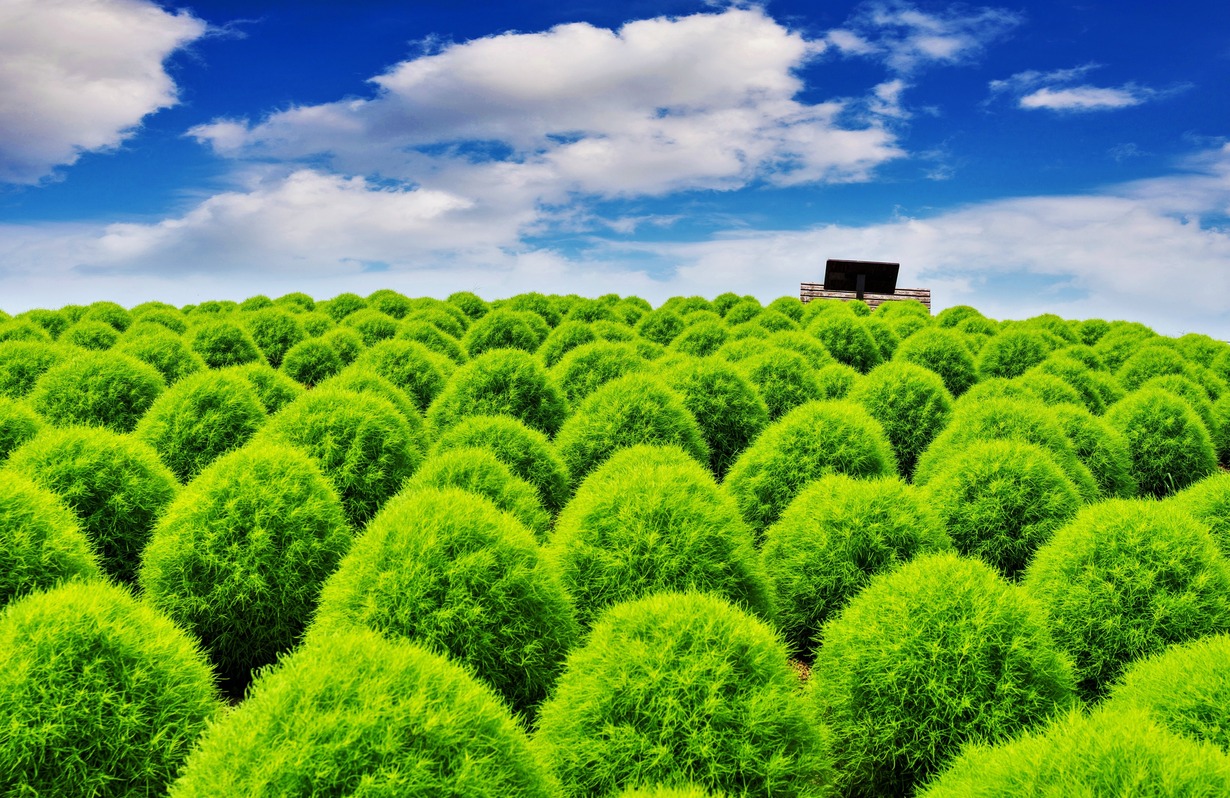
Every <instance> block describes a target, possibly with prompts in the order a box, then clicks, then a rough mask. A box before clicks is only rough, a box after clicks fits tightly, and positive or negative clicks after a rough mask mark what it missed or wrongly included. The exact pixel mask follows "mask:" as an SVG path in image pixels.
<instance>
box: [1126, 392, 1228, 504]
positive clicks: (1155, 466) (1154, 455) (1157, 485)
mask: <svg viewBox="0 0 1230 798" xmlns="http://www.w3.org/2000/svg"><path fill="white" fill-rule="evenodd" d="M1105 418H1106V422H1107V423H1108V424H1110V425H1111V427H1113V428H1115V429H1117V430H1118V431H1119V432H1121V433H1122V434H1123V436H1124V437H1126V438H1127V441H1128V451H1129V453H1130V454H1131V457H1132V475H1133V476H1134V477H1135V478H1136V481H1137V482H1138V483H1139V485H1140V492H1141V493H1142V494H1147V495H1152V496H1165V495H1167V494H1170V493H1173V492H1174V491H1176V490H1181V489H1183V488H1184V487H1186V486H1188V485H1190V484H1191V483H1193V482H1195V481H1197V480H1199V479H1201V478H1203V477H1205V476H1207V475H1209V474H1211V473H1213V472H1214V471H1215V470H1216V469H1217V453H1216V452H1215V451H1214V450H1213V440H1212V438H1211V437H1210V436H1209V431H1208V430H1207V429H1206V428H1205V426H1204V424H1203V423H1202V422H1201V421H1200V417H1199V416H1198V415H1196V412H1195V411H1194V410H1192V409H1191V406H1190V405H1189V404H1188V403H1187V402H1185V401H1183V400H1182V399H1180V398H1179V397H1178V396H1175V395H1174V394H1172V393H1170V392H1169V391H1165V390H1162V389H1160V388H1144V389H1141V390H1139V391H1133V392H1132V393H1130V394H1128V395H1127V396H1125V397H1124V398H1123V399H1121V400H1119V401H1118V402H1116V403H1115V404H1114V405H1112V406H1111V408H1110V409H1109V410H1107V411H1106V416H1105Z"/></svg>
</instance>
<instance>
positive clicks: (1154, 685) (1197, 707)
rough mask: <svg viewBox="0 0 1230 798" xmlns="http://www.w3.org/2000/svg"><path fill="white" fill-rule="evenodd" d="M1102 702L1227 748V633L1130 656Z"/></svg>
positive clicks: (1110, 708)
mask: <svg viewBox="0 0 1230 798" xmlns="http://www.w3.org/2000/svg"><path fill="white" fill-rule="evenodd" d="M1103 706H1105V707H1106V709H1107V711H1121V710H1122V709H1124V708H1127V707H1131V708H1138V709H1143V710H1145V711H1147V712H1148V713H1149V715H1150V716H1152V718H1153V719H1154V720H1156V721H1158V722H1160V723H1161V725H1163V726H1165V727H1166V728H1167V729H1169V730H1170V731H1172V732H1175V733H1176V734H1181V735H1183V736H1185V737H1189V738H1191V739H1193V740H1199V741H1201V742H1206V743H1212V744H1214V745H1216V746H1218V747H1219V748H1221V750H1222V751H1227V752H1230V635H1225V634H1220V635H1212V636H1210V637H1203V638H1200V639H1197V640H1192V641H1189V642H1187V643H1183V644H1180V645H1175V646H1170V647H1169V648H1166V649H1164V650H1162V651H1161V652H1159V653H1157V654H1154V655H1153V656H1151V657H1147V658H1145V659H1142V660H1138V661H1137V662H1134V663H1133V664H1132V665H1131V666H1129V667H1128V669H1127V671H1125V672H1124V674H1123V677H1122V678H1121V679H1120V681H1119V682H1118V683H1116V684H1115V685H1114V686H1113V687H1111V689H1110V695H1109V698H1108V699H1107V701H1106V702H1105V703H1104V705H1103Z"/></svg>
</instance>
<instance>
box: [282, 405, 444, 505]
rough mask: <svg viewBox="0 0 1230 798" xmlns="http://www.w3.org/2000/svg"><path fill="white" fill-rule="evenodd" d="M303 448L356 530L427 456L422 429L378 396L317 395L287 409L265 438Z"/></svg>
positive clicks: (424, 435) (426, 444)
mask: <svg viewBox="0 0 1230 798" xmlns="http://www.w3.org/2000/svg"><path fill="white" fill-rule="evenodd" d="M260 438H261V439H264V440H268V441H275V442H280V443H287V444H290V445H292V446H297V447H299V448H300V449H302V450H303V451H305V452H307V453H308V454H309V455H311V456H312V458H313V459H315V460H316V462H317V463H318V464H319V465H320V468H321V470H323V471H324V473H325V475H326V476H327V477H329V480H330V481H331V482H332V483H333V487H334V488H335V489H336V490H337V492H338V495H339V496H340V497H341V500H342V506H343V507H345V508H346V517H347V518H349V519H350V521H351V523H353V524H354V525H355V526H356V527H359V526H362V525H363V524H364V523H366V522H367V520H368V519H369V518H371V517H372V516H374V515H375V514H376V511H377V510H379V509H380V505H382V504H383V503H384V502H385V500H387V499H388V498H389V497H390V496H392V495H393V494H394V493H396V492H397V490H398V489H399V488H400V487H401V483H402V482H403V481H404V480H405V479H406V478H407V477H409V476H410V475H411V474H413V473H414V471H415V469H416V468H418V466H419V463H421V462H422V460H423V456H424V455H425V454H426V452H427V446H428V443H427V438H426V434H425V432H424V430H423V429H422V428H415V427H412V426H411V425H410V422H409V421H407V420H406V418H405V416H403V415H402V414H401V413H400V412H398V410H397V408H396V407H395V406H394V405H392V404H390V403H389V402H387V401H385V400H384V399H381V398H380V397H378V396H374V395H372V394H361V393H355V392H354V391H344V390H338V389H320V388H318V389H316V390H313V391H309V392H308V393H307V394H305V395H304V396H303V397H302V398H300V399H296V400H295V401H294V402H292V403H291V404H289V405H287V406H286V407H284V408H283V409H282V411H281V412H280V413H278V414H277V415H276V416H274V417H273V418H271V419H269V423H268V424H266V425H265V428H264V429H263V430H262V431H261V433H260Z"/></svg>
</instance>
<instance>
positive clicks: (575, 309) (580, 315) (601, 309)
mask: <svg viewBox="0 0 1230 798" xmlns="http://www.w3.org/2000/svg"><path fill="white" fill-rule="evenodd" d="M567 321H576V322H585V323H589V322H593V321H623V317H622V316H620V315H619V314H618V313H617V312H616V311H615V308H614V303H613V302H603V301H601V300H597V299H582V300H579V301H578V302H576V303H575V304H574V305H573V306H572V307H571V308H569V309H568V316H567ZM564 323H565V322H560V324H559V325H557V326H556V329H559V326H562V325H563V324H564ZM552 332H554V330H552Z"/></svg>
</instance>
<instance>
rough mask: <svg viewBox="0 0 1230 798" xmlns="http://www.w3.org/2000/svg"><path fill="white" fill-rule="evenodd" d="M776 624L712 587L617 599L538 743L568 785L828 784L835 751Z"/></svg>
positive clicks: (828, 791) (713, 787)
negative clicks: (789, 661) (713, 593)
mask: <svg viewBox="0 0 1230 798" xmlns="http://www.w3.org/2000/svg"><path fill="white" fill-rule="evenodd" d="M825 732H826V730H825V729H824V727H823V725H821V724H818V723H816V721H815V719H814V718H812V717H811V716H810V714H809V712H808V710H807V707H806V704H805V702H804V700H803V697H802V695H801V694H800V693H799V688H798V678H797V677H796V676H795V674H794V672H793V671H792V670H791V668H790V666H789V665H787V664H786V650H785V646H783V645H782V643H781V642H780V641H779V640H778V639H777V637H776V636H775V634H774V632H773V630H772V629H771V628H770V627H769V626H768V625H767V624H765V623H763V622H761V621H759V620H757V619H756V618H754V617H753V616H751V615H749V614H748V613H747V612H745V611H743V610H740V609H739V608H737V607H735V606H733V605H731V604H730V603H729V602H727V601H725V600H723V599H721V598H718V597H716V596H709V595H704V594H697V593H659V594H655V595H652V596H647V597H645V598H642V599H639V600H637V601H632V602H627V603H624V604H619V605H616V606H614V607H612V608H611V609H610V610H608V611H607V612H606V613H605V614H603V615H602V617H601V618H599V620H598V622H597V623H596V624H595V625H594V628H593V630H592V631H591V632H590V635H589V637H588V638H587V639H586V641H585V643H584V644H583V645H582V646H581V647H580V648H578V649H576V650H574V651H573V652H572V653H571V654H570V655H569V656H568V661H567V666H566V669H565V671H564V675H563V676H562V677H561V678H560V680H559V684H558V685H556V688H555V691H554V692H553V693H552V695H551V697H550V698H549V699H548V700H547V701H546V703H544V704H543V706H542V709H541V711H540V712H539V721H538V733H537V735H536V736H535V737H534V740H533V743H532V745H533V746H534V748H535V749H537V752H538V753H539V755H540V759H541V761H543V762H545V763H547V764H548V766H549V767H551V768H552V769H553V770H554V771H555V773H556V774H557V775H558V776H559V778H560V781H561V782H563V786H564V793H565V794H566V795H611V794H615V793H617V792H618V791H619V790H621V789H623V788H627V787H636V786H640V785H644V784H657V785H661V786H667V787H682V786H684V785H690V786H694V787H700V788H703V789H706V790H709V791H711V792H723V791H724V792H726V794H728V795H730V796H747V798H750V797H751V796H768V795H772V796H781V798H794V797H795V796H800V797H801V796H828V795H832V794H833V793H832V787H831V782H832V778H833V774H832V752H831V751H830V750H829V746H828V740H827V735H826V733H825Z"/></svg>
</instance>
